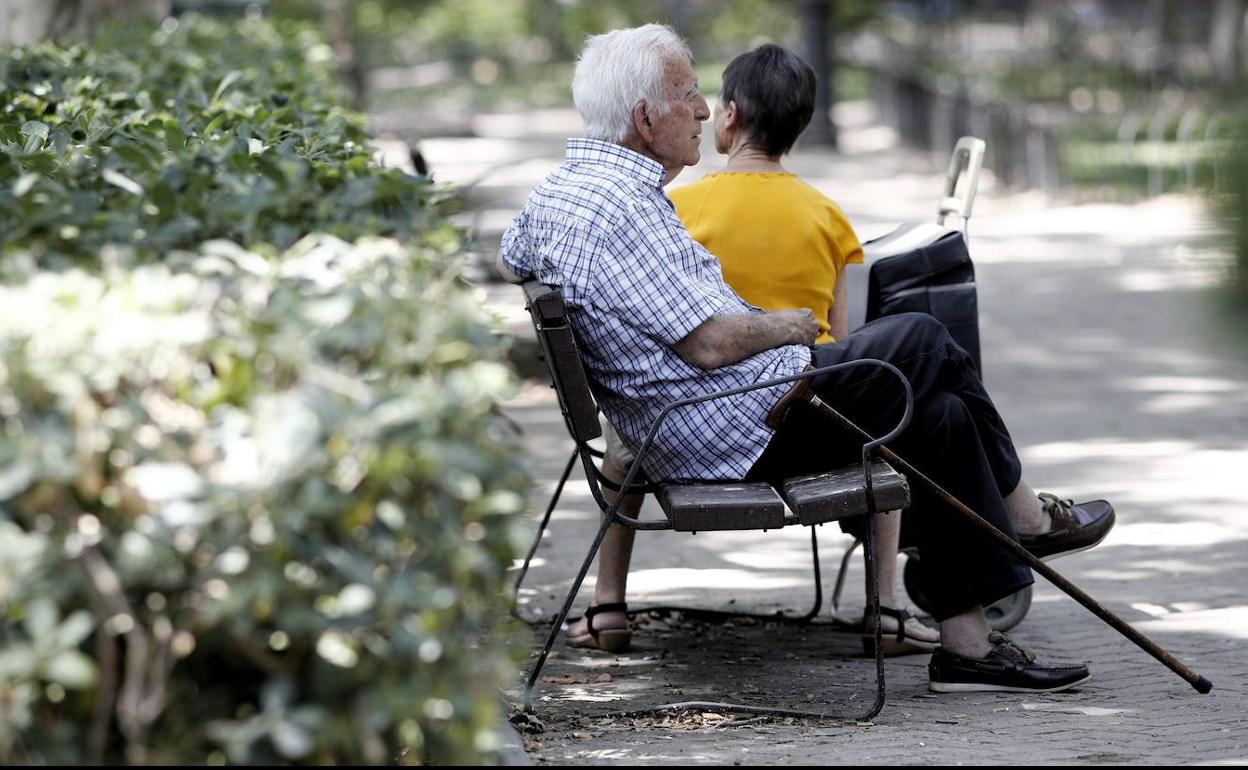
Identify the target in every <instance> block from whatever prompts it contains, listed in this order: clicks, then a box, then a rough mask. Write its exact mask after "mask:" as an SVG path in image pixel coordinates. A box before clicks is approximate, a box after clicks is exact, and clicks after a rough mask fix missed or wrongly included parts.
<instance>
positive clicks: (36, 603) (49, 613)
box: [22, 597, 60, 645]
mask: <svg viewBox="0 0 1248 770" xmlns="http://www.w3.org/2000/svg"><path fill="white" fill-rule="evenodd" d="M59 615H60V612H59V611H58V610H57V609H56V602H54V601H52V600H51V599H48V598H46V597H39V598H37V599H33V600H31V602H30V604H29V605H28V606H27V607H26V619H25V622H24V623H23V624H22V625H23V626H24V627H25V629H26V633H27V634H29V635H30V638H31V639H32V640H34V642H35V644H36V645H41V644H51V643H52V642H53V640H52V639H51V636H52V633H53V632H54V631H55V630H56V620H57V617H58V616H59Z"/></svg>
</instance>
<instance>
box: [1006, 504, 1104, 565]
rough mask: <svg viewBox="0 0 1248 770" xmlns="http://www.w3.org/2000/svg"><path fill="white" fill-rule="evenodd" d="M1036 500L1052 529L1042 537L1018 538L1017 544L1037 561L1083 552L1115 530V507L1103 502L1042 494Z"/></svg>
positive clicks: (1024, 536) (1027, 536)
mask: <svg viewBox="0 0 1248 770" xmlns="http://www.w3.org/2000/svg"><path fill="white" fill-rule="evenodd" d="M1038 497H1039V498H1040V501H1041V503H1042V504H1043V505H1044V510H1045V512H1047V513H1048V514H1049V516H1051V517H1052V519H1053V526H1052V527H1051V528H1050V529H1049V531H1048V532H1045V533H1043V534H1039V535H1021V534H1020V535H1019V536H1018V542H1019V544H1020V545H1021V546H1022V547H1024V548H1026V549H1027V550H1028V551H1030V552H1031V555H1032V556H1035V557H1036V558H1038V559H1045V560H1048V559H1056V558H1057V557H1059V556H1069V555H1070V554H1072V553H1079V552H1080V551H1086V550H1088V549H1089V548H1091V547H1092V546H1094V545H1096V544H1097V543H1099V542H1101V541H1102V540H1104V539H1105V536H1106V535H1108V534H1109V531H1110V530H1111V529H1113V527H1114V521H1115V516H1114V506H1112V505H1110V504H1109V503H1108V502H1106V501H1105V500H1091V501H1089V502H1086V503H1076V502H1074V501H1073V500H1063V499H1061V498H1059V497H1057V496H1056V495H1050V494H1047V493H1045V492H1041V493H1040V494H1039V495H1038Z"/></svg>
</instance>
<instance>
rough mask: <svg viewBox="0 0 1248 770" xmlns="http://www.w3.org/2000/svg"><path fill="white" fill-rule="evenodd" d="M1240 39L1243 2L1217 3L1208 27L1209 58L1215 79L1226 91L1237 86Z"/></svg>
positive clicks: (1242, 31) (1227, 1) (1220, 1)
mask: <svg viewBox="0 0 1248 770" xmlns="http://www.w3.org/2000/svg"><path fill="white" fill-rule="evenodd" d="M1243 37H1244V0H1217V3H1216V5H1214V7H1213V18H1211V19H1210V23H1209V58H1210V59H1211V60H1212V62H1213V75H1214V78H1215V79H1216V80H1217V81H1218V85H1219V86H1221V87H1222V88H1224V89H1226V90H1227V91H1231V90H1234V89H1235V87H1236V86H1238V85H1239V80H1240V76H1241V72H1240V50H1241V47H1242V45H1241V44H1242V41H1243Z"/></svg>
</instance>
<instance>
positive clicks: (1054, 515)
mask: <svg viewBox="0 0 1248 770" xmlns="http://www.w3.org/2000/svg"><path fill="white" fill-rule="evenodd" d="M691 58H692V57H691V54H690V52H689V49H688V47H687V46H686V45H685V43H684V42H683V41H682V40H681V39H680V38H679V37H677V36H676V35H675V34H674V33H673V32H672V31H671V30H670V29H667V28H666V27H661V26H657V25H647V26H644V27H639V28H636V29H629V30H616V31H613V32H609V33H607V34H605V35H599V36H596V37H593V38H591V39H590V40H589V41H588V42H587V44H586V47H585V50H584V52H583V53H582V55H581V58H580V60H579V61H578V63H577V67H576V73H575V76H574V78H573V84H572V92H573V98H574V100H575V102H576V107H577V110H578V111H579V112H580V114H581V117H582V118H583V120H584V123H585V138H581V139H570V140H569V141H568V145H567V159H566V161H565V162H564V164H563V165H561V166H560V167H559V168H557V169H556V170H555V171H554V172H552V173H551V174H550V176H548V177H547V178H546V179H545V180H544V181H543V182H542V183H541V184H540V185H539V186H538V187H537V188H536V189H535V190H534V191H533V193H532V195H530V196H529V199H528V201H527V202H526V204H525V207H524V209H523V210H522V211H521V212H520V213H519V214H518V215H517V217H516V219H515V220H514V221H513V222H512V224H511V227H510V228H509V229H508V230H507V233H506V234H505V235H504V237H503V242H502V248H501V251H500V255H499V262H500V271H502V272H503V273H504V275H505V276H507V277H509V278H511V279H513V280H519V279H525V278H530V277H536V278H538V279H539V280H541V281H543V282H545V283H551V284H557V285H559V286H561V287H562V289H563V293H564V297H565V299H566V301H567V304H568V308H569V316H570V319H571V322H572V324H573V327H574V331H575V332H576V335H577V339H578V342H579V343H580V348H581V355H582V357H583V360H584V363H585V366H586V369H587V370H588V372H589V374H590V377H591V379H592V381H593V382H592V385H593V387H594V391H595V394H596V396H597V398H598V400H599V404H600V405H601V407H602V409H603V412H604V413H605V414H606V416H607V418H608V419H609V420H610V421H611V423H612V424H614V425H615V426H616V428H617V429H618V430H619V433H620V435H621V437H622V438H623V440H624V441H625V443H626V444H628V445H629V446H630V447H632V448H634V449H635V448H636V447H638V446H639V445H640V444H641V442H642V440H643V438H644V436H645V434H646V432H647V430H648V429H649V427H650V425H651V423H652V421H653V420H654V418H655V416H656V415H657V413H658V412H659V410H660V409H661V408H662V407H663V406H664V405H666V404H668V403H670V402H672V401H675V400H677V399H681V398H686V397H690V396H697V395H703V394H706V393H709V392H711V391H717V390H724V389H729V388H734V387H739V386H743V385H747V384H751V383H754V382H757V381H760V380H765V379H769V378H773V377H780V376H784V375H791V374H795V373H797V372H800V371H802V370H803V369H804V368H805V367H807V366H808V365H812V364H813V365H815V366H827V365H830V364H835V363H840V362H844V361H850V360H856V359H861V358H878V359H882V360H885V361H888V362H890V363H892V364H894V365H895V366H897V367H898V368H899V369H901V371H902V372H903V373H904V374H905V375H906V377H907V378H908V379H909V380H910V381H911V384H912V386H913V388H914V392H915V411H914V416H913V419H912V421H911V424H910V427H909V428H908V429H907V430H906V432H905V433H904V434H903V435H902V436H901V437H900V439H898V441H897V442H896V444H895V447H894V448H895V449H896V450H897V451H898V452H899V453H900V454H902V455H903V456H905V457H907V458H908V459H909V460H910V461H911V462H913V463H914V464H915V465H916V466H917V467H919V468H920V469H922V470H923V471H924V472H926V473H928V474H929V475H931V476H932V477H934V478H935V479H936V480H937V482H939V483H941V484H942V485H944V486H945V487H946V488H947V489H949V490H950V491H952V492H953V493H954V494H955V495H957V496H958V497H960V498H961V499H962V500H964V501H966V502H967V503H968V504H969V505H970V506H971V507H972V508H974V509H976V510H977V511H978V512H979V513H980V514H981V515H982V516H984V518H986V519H988V520H989V521H991V522H992V523H993V524H995V525H996V526H997V527H998V528H1000V529H1002V530H1003V531H1005V532H1009V533H1016V532H1021V533H1023V539H1022V542H1023V543H1024V545H1027V546H1028V547H1029V548H1032V549H1033V551H1043V552H1047V553H1048V554H1049V555H1053V554H1056V553H1060V552H1064V551H1072V550H1077V549H1081V548H1086V547H1089V546H1090V545H1093V544H1095V542H1097V541H1099V539H1100V538H1102V537H1104V534H1105V532H1107V531H1108V527H1109V526H1110V525H1112V521H1113V513H1112V508H1110V507H1109V505H1108V504H1107V503H1103V502H1102V501H1098V502H1097V503H1096V504H1085V505H1083V506H1073V505H1058V506H1050V507H1049V508H1048V510H1047V511H1046V509H1045V508H1044V507H1042V506H1041V503H1040V501H1039V500H1038V499H1037V497H1036V495H1035V494H1034V492H1032V490H1031V488H1030V487H1028V486H1027V484H1026V483H1025V482H1023V481H1022V474H1021V464H1020V463H1019V461H1018V456H1017V454H1016V453H1015V451H1014V447H1013V445H1012V443H1011V440H1010V437H1009V433H1008V431H1007V430H1006V428H1005V425H1004V423H1003V422H1002V421H1001V418H1000V417H999V415H998V414H997V412H996V410H995V408H994V407H993V405H992V402H991V400H990V399H989V397H988V394H987V393H986V392H985V391H984V388H983V385H982V383H981V382H980V380H979V378H978V375H977V374H976V372H975V369H974V366H973V365H972V364H971V362H970V359H969V356H968V355H967V354H966V353H965V351H963V350H962V349H961V348H959V347H958V346H957V345H956V344H955V343H953V341H952V339H951V338H950V337H949V335H948V333H947V332H946V331H945V330H944V328H943V327H942V326H940V324H939V323H937V322H936V321H934V320H933V319H931V318H930V317H927V316H922V315H915V314H910V315H902V316H895V317H890V318H885V319H881V320H879V321H876V322H873V323H871V324H868V325H867V326H865V327H863V328H862V329H861V330H859V331H858V332H855V333H854V334H851V335H849V336H848V337H847V338H845V339H844V340H842V341H839V342H836V343H831V344H827V345H821V346H817V347H812V346H811V343H813V341H814V339H815V336H816V334H817V332H818V325H817V323H816V321H815V319H814V317H813V315H811V313H810V312H809V311H793V310H785V311H777V312H763V311H760V310H758V309H757V308H753V307H751V306H749V305H748V304H746V303H745V302H743V301H742V300H741V299H740V298H739V297H738V296H737V295H736V294H735V293H734V292H733V291H732V289H731V288H729V287H728V286H727V285H726V284H725V283H724V281H723V277H722V275H721V272H720V268H719V264H718V261H717V260H716V259H715V257H714V256H713V255H711V254H710V253H708V252H707V251H706V250H705V249H704V248H702V247H701V246H700V245H699V244H698V243H697V242H696V241H694V240H693V239H692V238H691V237H690V236H689V234H688V232H687V231H686V230H685V229H684V227H683V226H682V225H681V222H680V220H679V219H678V218H677V217H676V215H675V213H674V211H673V208H672V204H671V202H670V200H669V199H668V197H667V196H666V194H665V193H664V192H663V186H664V185H666V184H667V183H668V182H670V181H671V180H672V179H673V178H675V176H676V175H677V174H678V173H679V172H680V171H681V170H682V169H683V168H684V167H685V166H689V165H693V164H695V163H697V161H698V159H699V154H700V150H699V145H700V136H701V124H702V122H703V121H705V120H706V119H707V118H708V117H709V114H710V111H709V109H708V107H707V103H706V100H705V99H703V98H702V96H701V94H700V93H699V92H698V84H697V78H696V76H695V75H694V72H693V68H692V64H691ZM813 387H814V390H815V391H816V392H817V393H818V394H819V395H820V396H821V397H822V398H823V399H824V400H825V401H828V402H829V403H831V404H833V405H834V406H836V407H837V408H838V409H840V410H841V411H842V412H843V413H846V414H848V415H849V416H850V417H851V418H852V419H854V420H856V421H857V422H859V424H861V425H863V427H864V428H866V429H867V430H869V431H872V432H876V434H877V435H878V434H879V433H882V432H884V431H886V430H887V429H888V428H889V427H891V426H892V425H893V424H895V423H896V421H897V419H898V417H899V415H900V413H901V409H902V408H903V397H902V394H901V392H900V388H898V387H896V385H895V383H893V382H890V376H889V375H887V374H886V373H882V372H881V370H879V369H878V368H870V367H854V368H851V369H848V370H845V371H843V372H836V373H832V374H829V375H824V376H821V377H819V378H817V379H816V380H815V381H814V383H813ZM784 390H785V389H784V388H771V389H764V390H756V391H752V392H748V393H744V394H741V395H738V396H735V397H731V398H726V399H719V400H714V401H709V402H705V403H702V404H699V405H696V406H691V407H688V408H685V409H682V410H680V411H678V412H676V413H674V414H673V415H672V417H671V418H669V420H668V422H667V423H666V424H665V426H664V428H663V429H662V430H661V431H660V432H659V434H658V435H657V436H656V438H655V441H654V443H653V444H652V446H651V448H650V451H649V452H648V453H647V455H646V456H645V457H643V458H642V462H643V465H644V466H645V470H646V472H647V473H648V474H649V475H650V477H651V478H655V479H741V478H746V479H751V480H753V479H762V480H772V479H776V478H779V477H781V476H783V475H793V474H797V473H803V472H810V471H812V470H818V469H824V468H828V467H833V466H834V465H838V464H842V463H843V462H844V461H845V460H846V459H847V457H850V456H852V451H853V448H852V447H851V446H850V444H849V442H847V441H845V439H844V437H843V436H840V435H838V434H836V433H835V432H834V431H832V430H831V429H830V428H829V426H828V425H826V423H824V422H822V421H821V420H820V418H818V417H814V416H813V415H812V414H811V413H808V412H807V413H800V414H799V413H795V412H797V411H798V409H800V407H795V409H794V410H791V413H790V415H789V416H788V418H786V419H785V421H784V422H783V423H782V424H781V426H780V428H779V429H777V430H774V431H773V430H772V429H771V428H769V427H768V426H767V424H766V422H765V419H766V417H767V415H768V412H769V411H770V410H771V409H772V408H773V407H774V406H775V405H776V401H777V400H778V399H779V398H780V396H781V395H783V392H784ZM914 489H915V492H914V497H915V503H916V508H918V509H919V510H921V511H923V515H922V517H921V518H922V524H921V526H920V527H919V538H920V544H919V547H920V552H921V553H922V557H923V563H924V565H925V569H926V570H927V572H928V574H929V575H930V576H931V581H930V582H931V584H930V585H929V587H928V588H929V596H930V598H931V600H932V603H933V612H934V615H935V617H936V619H937V620H938V621H939V623H940V632H941V640H942V647H941V648H939V649H937V651H936V652H935V653H934V655H933V657H932V662H931V664H930V666H929V673H930V687H931V689H932V690H933V691H936V692H960V691H972V690H1007V691H1025V692H1051V691H1057V690H1064V689H1067V688H1069V687H1072V686H1074V685H1077V684H1078V683H1080V682H1082V681H1084V680H1086V679H1087V678H1088V670H1087V668H1086V667H1085V666H1081V665H1072V666H1053V665H1048V664H1044V663H1041V662H1038V661H1037V660H1036V659H1035V656H1033V655H1032V654H1031V653H1029V652H1028V651H1026V650H1024V649H1023V648H1022V647H1020V646H1019V645H1017V644H1016V643H1014V642H1013V641H1012V640H1010V639H1009V638H1008V637H1005V636H1004V635H1001V634H996V633H994V632H992V631H991V629H990V628H989V626H988V623H987V620H986V619H985V617H984V613H983V606H985V605H987V604H990V603H991V602H993V601H995V600H996V599H998V598H1001V597H1003V596H1006V595H1008V594H1010V593H1013V592H1015V591H1017V590H1019V589H1021V588H1022V587H1024V586H1026V585H1029V584H1030V583H1031V581H1032V578H1031V573H1030V571H1029V570H1028V569H1027V568H1026V567H1025V566H1024V565H1022V564H1021V563H1019V562H1018V561H1017V559H1015V558H1014V557H1013V556H1012V554H1010V553H1008V552H1007V551H1005V550H1004V549H1002V548H1001V547H1000V546H998V545H996V544H994V543H993V542H992V541H991V539H990V538H988V537H986V536H985V535H983V534H982V533H980V532H978V531H977V530H975V529H974V528H973V527H972V526H970V525H969V524H968V523H967V522H965V521H963V520H962V519H961V518H960V517H959V516H958V515H957V514H956V512H954V511H953V510H952V509H951V508H950V507H949V506H948V505H947V504H945V503H944V502H943V501H941V500H939V499H938V498H936V497H935V496H934V495H932V494H930V493H929V492H928V490H926V489H923V488H922V487H921V486H919V485H914ZM629 534H631V533H629ZM622 535H623V533H613V536H614V537H615V538H616V541H615V544H614V545H613V546H612V547H613V548H615V549H616V550H615V551H614V552H612V551H610V550H609V549H608V548H607V546H606V545H605V544H604V551H603V555H602V557H601V562H602V565H603V568H604V569H607V568H608V567H610V568H611V569H620V568H621V567H622V568H624V569H626V568H627V556H628V550H627V548H626V547H623V546H625V545H631V540H628V538H627V537H622ZM625 541H627V542H625ZM620 558H622V559H623V564H620V563H619V562H618V561H611V560H618V559H620ZM587 614H588V615H589V616H590V618H589V619H590V620H592V616H593V615H594V614H595V613H594V612H593V608H591V612H590V613H587ZM590 628H591V631H592V630H593V626H592V625H591V626H590Z"/></svg>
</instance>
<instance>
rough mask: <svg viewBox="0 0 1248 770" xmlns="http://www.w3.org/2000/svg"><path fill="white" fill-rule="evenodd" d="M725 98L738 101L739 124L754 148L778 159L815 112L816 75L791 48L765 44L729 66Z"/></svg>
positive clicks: (722, 99) (727, 100)
mask: <svg viewBox="0 0 1248 770" xmlns="http://www.w3.org/2000/svg"><path fill="white" fill-rule="evenodd" d="M720 100H721V101H722V102H723V103H724V104H728V103H729V102H736V103H737V121H738V124H739V125H740V126H741V130H742V131H744V132H745V136H746V137H747V139H748V141H749V143H750V145H751V146H753V147H755V148H757V149H759V150H762V151H764V152H766V153H767V155H768V156H770V157H773V158H775V157H779V156H781V155H783V154H784V153H786V152H788V151H789V150H790V149H791V148H792V147H793V143H794V142H796V141H797V137H798V136H799V135H800V134H801V133H802V131H803V130H804V129H805V128H806V126H807V124H809V123H810V118H811V116H812V115H814V114H815V71H814V70H813V69H811V66H810V65H809V64H807V63H806V61H805V60H804V59H802V57H800V56H798V55H797V54H795V53H793V52H792V51H789V50H788V49H785V48H781V47H780V46H778V45H771V44H770V43H769V44H767V45H762V46H759V47H758V48H755V49H754V50H753V51H750V52H749V53H743V54H741V55H740V56H738V57H737V58H735V59H733V60H732V61H731V62H729V64H728V68H727V69H725V70H724V87H723V89H722V93H721V95H720Z"/></svg>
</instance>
